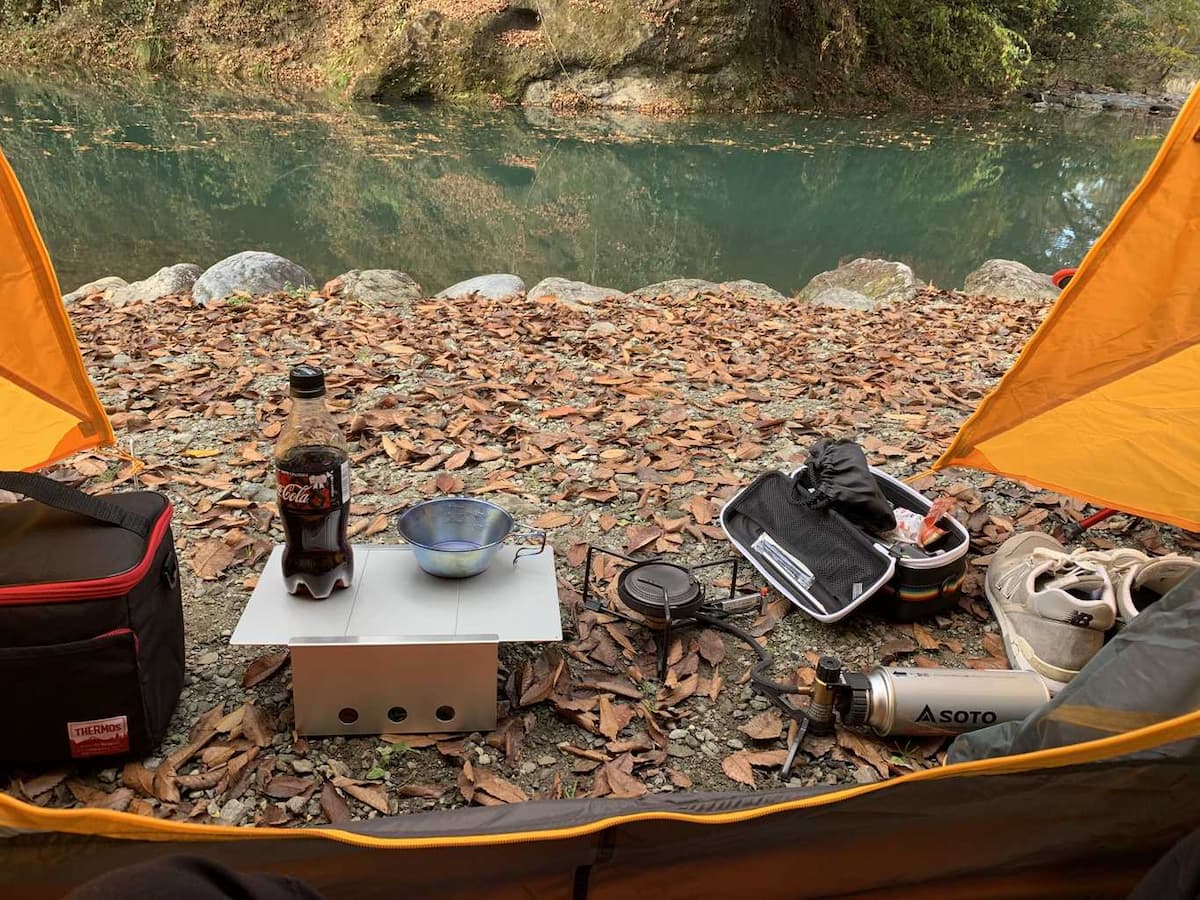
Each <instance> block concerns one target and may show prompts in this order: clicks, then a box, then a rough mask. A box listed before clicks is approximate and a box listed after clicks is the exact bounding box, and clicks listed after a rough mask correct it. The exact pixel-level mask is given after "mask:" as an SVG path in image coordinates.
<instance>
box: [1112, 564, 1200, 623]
mask: <svg viewBox="0 0 1200 900" xmlns="http://www.w3.org/2000/svg"><path fill="white" fill-rule="evenodd" d="M1198 570H1200V561H1197V560H1195V559H1192V558H1191V557H1190V556H1179V555H1177V554H1172V555H1171V556H1160V557H1148V558H1147V559H1146V560H1145V561H1143V562H1140V563H1137V564H1135V565H1130V566H1125V567H1124V568H1122V569H1121V571H1120V573H1119V575H1118V577H1117V578H1116V579H1115V581H1116V590H1117V612H1118V613H1120V615H1121V618H1122V619H1123V620H1125V622H1126V623H1129V622H1132V621H1133V620H1134V618H1135V617H1136V616H1137V614H1138V613H1140V612H1142V610H1144V609H1145V608H1146V607H1147V606H1149V605H1150V604H1151V603H1154V602H1155V601H1156V600H1158V599H1160V598H1161V597H1162V596H1163V595H1164V594H1165V593H1167V591H1169V590H1171V588H1173V587H1175V586H1176V585H1178V584H1182V583H1183V582H1184V581H1186V580H1187V579H1188V577H1189V576H1190V575H1194V574H1195V573H1196V572H1197V571H1198ZM1110 571H1111V570H1110Z"/></svg>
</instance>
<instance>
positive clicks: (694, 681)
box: [658, 675, 700, 706]
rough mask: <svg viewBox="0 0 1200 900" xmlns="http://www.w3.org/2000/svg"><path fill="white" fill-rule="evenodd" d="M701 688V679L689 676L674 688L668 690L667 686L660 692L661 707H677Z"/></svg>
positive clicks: (659, 701)
mask: <svg viewBox="0 0 1200 900" xmlns="http://www.w3.org/2000/svg"><path fill="white" fill-rule="evenodd" d="M699 687H700V678H699V676H697V675H688V676H687V677H686V678H683V679H681V680H680V682H679V683H678V684H677V685H675V686H674V687H671V688H668V687H666V686H665V685H664V686H663V688H662V690H660V691H659V692H658V705H659V706H677V705H679V704H680V703H682V702H683V701H684V700H686V699H687V698H688V697H690V696H692V694H694V693H696V691H697V689H698V688H699Z"/></svg>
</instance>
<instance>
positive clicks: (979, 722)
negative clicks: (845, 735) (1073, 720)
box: [837, 666, 1050, 735]
mask: <svg viewBox="0 0 1200 900" xmlns="http://www.w3.org/2000/svg"><path fill="white" fill-rule="evenodd" d="M1049 700H1050V692H1049V690H1048V689H1047V688H1046V684H1045V682H1043V681H1042V679H1041V677H1040V676H1038V675H1037V674H1036V673H1034V672H1025V671H1007V670H991V669H978V670H977V669H897V668H885V667H883V666H876V667H875V668H874V669H871V670H870V671H868V672H862V673H859V672H848V673H845V674H843V676H842V683H841V685H839V690H838V691H837V708H838V714H839V716H840V717H841V721H842V724H843V725H850V726H865V727H868V728H872V729H874V730H875V732H876V733H877V734H880V735H893V734H905V735H922V734H929V735H945V734H961V733H963V732H967V731H976V730H978V729H980V728H986V727H987V726H989V725H995V724H997V723H999V722H1012V721H1016V720H1018V719H1023V718H1025V717H1026V716H1027V715H1029V714H1030V713H1031V712H1033V711H1034V710H1035V709H1037V708H1038V707H1039V706H1041V705H1042V704H1044V703H1047V702H1049Z"/></svg>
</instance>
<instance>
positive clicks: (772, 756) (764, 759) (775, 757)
mask: <svg viewBox="0 0 1200 900" xmlns="http://www.w3.org/2000/svg"><path fill="white" fill-rule="evenodd" d="M743 752H744V753H745V754H746V761H747V762H748V763H750V765H752V766H763V767H764V768H770V767H772V766H782V765H783V764H784V763H785V762H787V755H788V752H787V751H786V750H745V751H743Z"/></svg>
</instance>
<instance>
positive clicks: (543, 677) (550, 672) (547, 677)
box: [519, 647, 567, 706]
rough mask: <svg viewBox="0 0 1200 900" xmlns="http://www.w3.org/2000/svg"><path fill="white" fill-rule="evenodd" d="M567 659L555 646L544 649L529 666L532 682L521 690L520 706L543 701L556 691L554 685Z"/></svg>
mask: <svg viewBox="0 0 1200 900" xmlns="http://www.w3.org/2000/svg"><path fill="white" fill-rule="evenodd" d="M566 664H567V661H566V659H565V658H564V657H563V655H562V654H561V653H560V652H559V651H558V650H557V649H556V648H554V647H548V648H546V649H545V650H543V651H542V655H541V656H539V657H538V658H537V661H536V662H534V664H533V665H532V667H530V668H529V670H528V671H529V673H530V683H529V684H528V685H527V686H526V687H525V688H524V689H523V690H522V691H521V696H520V703H519V705H520V706H532V705H533V704H535V703H541V702H542V701H543V700H545V699H547V698H548V697H549V696H550V695H551V694H552V693H554V686H555V685H556V684H558V679H559V677H560V676H561V675H562V673H563V669H564V668H565V667H566Z"/></svg>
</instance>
